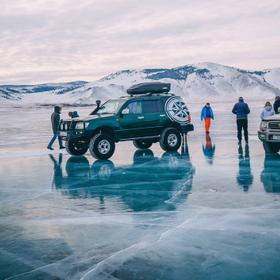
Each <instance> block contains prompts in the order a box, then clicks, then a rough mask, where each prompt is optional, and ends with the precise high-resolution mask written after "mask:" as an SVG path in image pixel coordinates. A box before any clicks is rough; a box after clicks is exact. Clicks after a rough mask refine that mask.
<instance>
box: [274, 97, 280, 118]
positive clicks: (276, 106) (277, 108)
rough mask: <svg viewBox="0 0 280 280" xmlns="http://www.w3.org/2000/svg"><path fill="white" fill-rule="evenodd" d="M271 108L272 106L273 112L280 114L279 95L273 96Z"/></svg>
mask: <svg viewBox="0 0 280 280" xmlns="http://www.w3.org/2000/svg"><path fill="white" fill-rule="evenodd" d="M273 108H274V112H275V114H280V96H276V97H275V101H274V104H273Z"/></svg>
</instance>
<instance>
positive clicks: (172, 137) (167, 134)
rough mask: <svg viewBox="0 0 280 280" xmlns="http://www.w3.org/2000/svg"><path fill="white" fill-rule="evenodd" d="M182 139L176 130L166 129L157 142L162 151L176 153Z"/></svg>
mask: <svg viewBox="0 0 280 280" xmlns="http://www.w3.org/2000/svg"><path fill="white" fill-rule="evenodd" d="M181 142H182V138H181V133H180V132H179V130H178V129H176V128H171V127H170V128H166V129H165V130H164V131H163V132H162V134H161V136H160V140H159V144H160V146H161V148H162V149H163V150H164V151H167V152H172V151H177V150H178V149H179V147H180V146H181Z"/></svg>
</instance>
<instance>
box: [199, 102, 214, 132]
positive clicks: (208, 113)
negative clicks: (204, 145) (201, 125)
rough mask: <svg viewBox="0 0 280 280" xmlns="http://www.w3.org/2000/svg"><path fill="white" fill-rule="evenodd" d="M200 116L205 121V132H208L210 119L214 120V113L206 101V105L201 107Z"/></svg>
mask: <svg viewBox="0 0 280 280" xmlns="http://www.w3.org/2000/svg"><path fill="white" fill-rule="evenodd" d="M200 118H201V120H202V121H203V120H204V122H205V132H206V133H209V130H210V126H211V119H212V120H214V113H213V110H212V108H211V106H210V103H209V102H207V103H206V105H205V106H204V107H203V108H202V110H201V115H200Z"/></svg>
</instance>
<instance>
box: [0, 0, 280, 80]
mask: <svg viewBox="0 0 280 280" xmlns="http://www.w3.org/2000/svg"><path fill="white" fill-rule="evenodd" d="M204 61H209V62H216V63H221V64H225V65H231V66H237V67H240V68H246V69H263V68H272V67H280V1H279V0H262V1H260V0H211V1H210V0H191V1H189V0H172V1H171V0H78V1H77V0H37V1H36V0H9V1H8V0H0V84H8V83H17V84H18V83H27V84H30V83H41V82H60V81H72V80H88V81H94V80H96V79H99V78H101V77H102V76H105V75H107V74H110V73H112V72H114V71H117V70H121V69H131V68H148V67H173V66H175V67H176V66H180V65H185V64H190V63H196V62H204Z"/></svg>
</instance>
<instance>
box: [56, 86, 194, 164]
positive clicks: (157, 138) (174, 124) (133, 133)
mask: <svg viewBox="0 0 280 280" xmlns="http://www.w3.org/2000/svg"><path fill="white" fill-rule="evenodd" d="M169 91H170V84H168V83H142V84H138V85H135V86H133V87H131V88H130V89H128V90H127V92H128V95H127V96H125V97H121V98H119V99H111V100H108V101H107V102H105V103H104V104H103V105H101V106H100V105H99V104H98V105H97V107H96V109H95V110H94V111H93V112H92V113H91V114H90V115H89V116H88V117H86V118H75V119H73V120H65V121H62V122H61V125H60V138H61V139H62V140H65V145H66V149H67V151H68V153H69V154H71V155H76V156H81V155H83V154H85V153H86V152H87V150H88V149H89V151H90V153H91V155H92V156H93V157H95V158H97V159H108V158H110V157H111V156H112V155H113V153H114V151H115V143H117V142H119V141H130V140H131V141H133V143H134V145H135V147H136V148H139V149H147V148H150V147H151V146H152V144H153V143H156V142H159V143H160V146H161V148H162V149H163V150H165V151H176V150H178V148H179V147H180V146H181V141H182V135H183V134H187V133H188V132H189V131H192V130H193V125H192V124H191V117H190V113H189V110H188V108H187V106H186V105H185V103H184V102H183V100H182V99H181V98H180V97H178V96H174V95H172V94H169Z"/></svg>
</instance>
